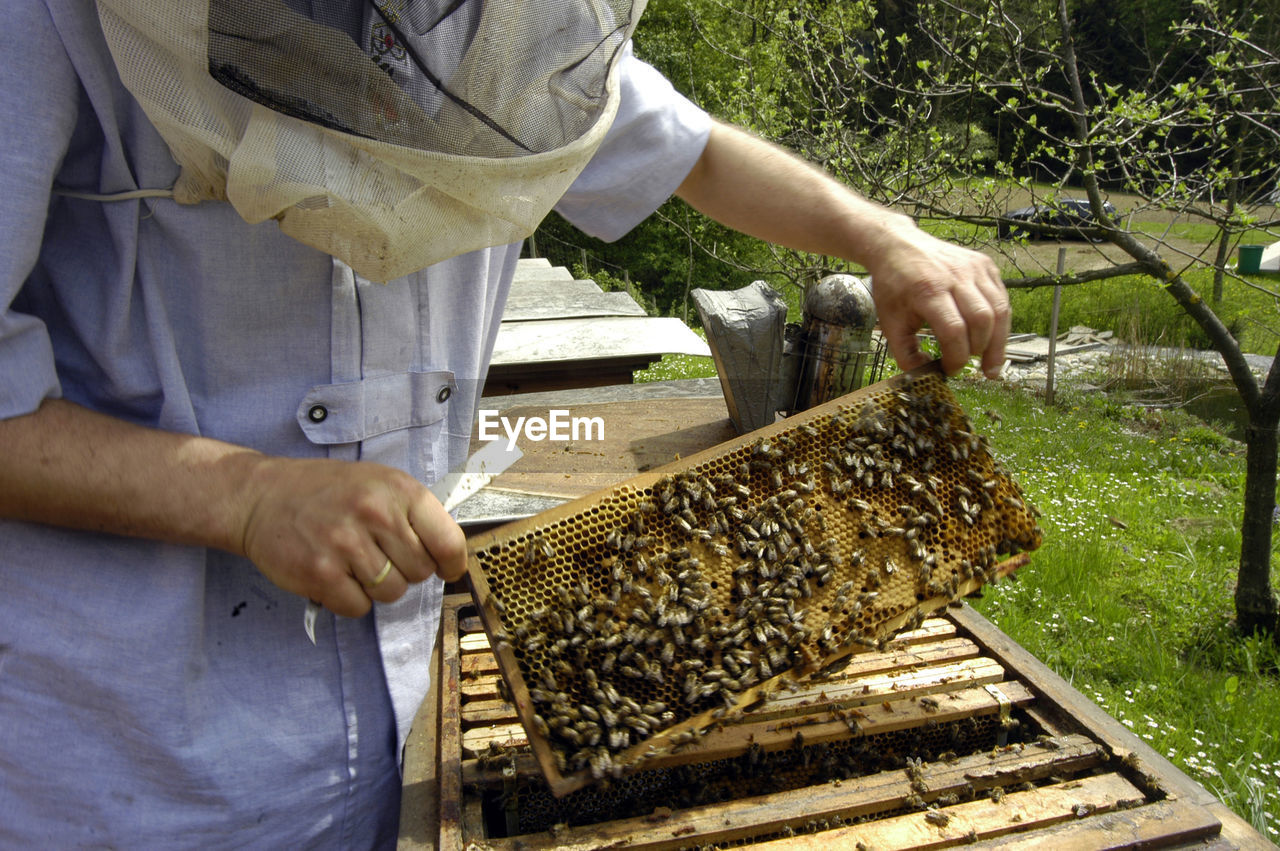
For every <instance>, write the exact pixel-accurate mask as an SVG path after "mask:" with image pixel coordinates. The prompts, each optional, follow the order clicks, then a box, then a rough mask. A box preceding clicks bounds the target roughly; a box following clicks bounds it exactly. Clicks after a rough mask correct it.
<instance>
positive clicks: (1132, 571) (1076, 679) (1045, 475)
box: [638, 294, 1280, 841]
mask: <svg viewBox="0 0 1280 851" xmlns="http://www.w3.org/2000/svg"><path fill="white" fill-rule="evenodd" d="M1160 295H1163V294H1160ZM1164 297H1165V298H1167V296H1164ZM648 372H649V373H650V374H651V375H652V376H653V378H652V379H651V380H659V379H666V378H687V377H695V376H701V375H714V374H715V371H714V366H712V365H711V364H710V359H709V358H685V357H681V358H678V359H677V358H672V359H667V360H665V361H664V362H663V364H661V365H659V366H658V367H655V368H654V369H652V370H649V371H648ZM638 377H639V376H638ZM953 387H954V388H955V389H956V392H957V395H958V396H959V398H960V400H961V403H962V404H963V405H964V407H965V409H966V410H967V411H969V412H970V415H971V416H972V418H973V419H974V421H975V423H976V425H977V429H978V431H980V432H982V433H984V434H986V435H988V437H989V438H990V440H991V443H992V446H993V448H994V450H995V452H996V453H997V455H999V456H1000V457H1001V459H1002V460H1003V461H1004V462H1005V463H1006V465H1007V466H1008V467H1009V468H1010V469H1011V470H1012V471H1013V474H1014V476H1015V478H1016V479H1017V480H1018V481H1019V482H1020V483H1021V485H1022V486H1023V488H1024V490H1025V492H1026V494H1027V496H1028V497H1029V498H1030V499H1031V501H1032V502H1033V503H1035V504H1036V505H1037V506H1038V507H1039V508H1040V509H1041V511H1042V512H1043V517H1042V519H1041V523H1042V526H1043V528H1044V531H1045V542H1044V545H1043V546H1042V547H1041V548H1040V549H1039V550H1038V551H1036V552H1035V553H1034V554H1033V556H1032V562H1031V564H1030V565H1029V566H1028V567H1026V568H1025V569H1023V570H1022V571H1021V572H1020V579H1019V581H1017V582H1010V583H1004V584H1001V585H998V586H993V587H990V588H988V589H986V592H985V594H984V596H983V598H982V599H979V600H976V601H974V602H975V607H976V608H977V609H978V610H979V611H981V612H982V613H983V614H984V615H986V616H987V617H988V618H990V619H991V620H992V621H993V622H995V623H996V624H997V625H998V626H999V627H1000V629H1001V630H1003V631H1004V632H1005V633H1006V634H1007V635H1009V636H1010V637H1011V638H1013V640H1015V641H1017V642H1018V643H1019V644H1021V645H1022V646H1023V647H1025V648H1026V649H1027V650H1029V651H1030V652H1031V653H1033V654H1034V655H1035V656H1037V657H1038V658H1039V659H1041V660H1042V661H1043V662H1045V664H1047V665H1049V666H1050V667H1051V668H1053V669H1054V670H1055V671H1057V672H1058V673H1059V674H1061V675H1062V676H1063V677H1065V678H1066V679H1067V680H1068V681H1070V682H1071V683H1072V684H1073V685H1074V686H1075V687H1076V688H1077V689H1079V690H1080V691H1081V692H1083V693H1084V694H1085V695H1086V696H1087V697H1089V698H1091V699H1092V700H1094V701H1095V702H1097V703H1098V704H1099V705H1100V706H1102V707H1103V708H1104V709H1105V710H1106V711H1107V712H1109V713H1110V714H1111V715H1112V716H1113V717H1115V718H1116V719H1117V720H1119V721H1120V722H1121V723H1123V724H1125V725H1126V726H1128V727H1129V728H1130V729H1131V730H1132V731H1133V732H1134V733H1135V734H1137V735H1138V736H1140V737H1142V738H1143V739H1145V740H1146V741H1147V742H1148V743H1149V744H1150V745H1151V746H1152V747H1154V748H1155V749H1156V750H1157V751H1159V752H1160V753H1162V754H1164V755H1165V756H1166V757H1167V758H1168V759H1169V760H1170V761H1172V762H1173V763H1174V764H1175V765H1177V766H1179V767H1180V768H1181V769H1182V770H1183V771H1184V772H1186V773H1187V774H1188V775H1190V776H1191V777H1193V778H1195V779H1196V780H1198V781H1199V782H1200V783H1202V784H1203V785H1204V786H1205V787H1207V788H1208V789H1209V790H1210V791H1212V792H1213V793H1214V794H1215V795H1217V796H1218V797H1219V798H1220V799H1221V800H1222V801H1223V802H1224V803H1226V804H1227V805H1228V806H1229V807H1231V808H1232V809H1233V810H1235V811H1236V812H1237V813H1239V814H1240V815H1241V816H1242V817H1243V818H1245V819H1246V820H1248V821H1249V822H1250V823H1252V824H1253V826H1254V827H1255V828H1256V829H1257V830H1258V831H1259V832H1260V833H1261V834H1262V835H1263V836H1266V837H1268V838H1270V839H1271V840H1273V841H1276V840H1277V839H1278V838H1280V713H1277V712H1276V711H1275V707H1276V706H1280V650H1278V649H1277V647H1276V645H1274V644H1271V643H1270V642H1268V641H1266V640H1259V639H1248V640H1244V639H1242V638H1241V637H1240V636H1239V635H1237V634H1235V633H1234V632H1233V631H1232V629H1231V627H1230V623H1231V619H1232V592H1233V589H1234V585H1235V572H1236V566H1237V559H1238V554H1239V549H1240V533H1239V528H1238V524H1239V518H1240V516H1241V494H1242V492H1243V485H1244V453H1243V446H1242V445H1241V444H1239V443H1236V442H1235V441H1233V440H1231V439H1229V438H1226V437H1223V436H1222V435H1221V434H1219V433H1218V432H1217V431H1216V430H1214V429H1212V428H1209V427H1208V426H1206V425H1205V424H1204V423H1203V422H1201V421H1200V420H1197V419H1195V418H1194V417H1192V416H1190V415H1188V414H1185V413H1182V412H1179V411H1145V410H1140V409H1136V408H1131V407H1126V406H1125V405H1124V404H1122V403H1121V402H1120V401H1118V400H1117V399H1116V398H1115V397H1111V396H1107V395H1105V394H1097V393H1088V394H1084V393H1080V394H1075V393H1073V391H1072V390H1071V389H1070V387H1064V388H1060V391H1059V396H1058V399H1059V403H1058V404H1057V405H1056V406H1054V407H1053V408H1046V407H1045V406H1044V404H1043V403H1042V402H1041V401H1040V400H1039V399H1038V398H1037V397H1035V396H1033V395H1032V394H1030V393H1028V392H1026V391H1023V390H1018V389H1016V388H1013V387H1009V386H1004V385H1001V384H998V383H993V382H985V381H981V380H978V379H973V378H962V379H959V380H956V381H953ZM1275 583H1276V580H1275V579H1273V585H1274V584H1275Z"/></svg>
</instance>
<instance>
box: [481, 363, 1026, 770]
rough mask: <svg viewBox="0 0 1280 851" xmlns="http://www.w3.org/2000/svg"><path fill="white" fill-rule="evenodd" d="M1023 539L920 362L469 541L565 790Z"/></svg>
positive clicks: (500, 651) (520, 695)
mask: <svg viewBox="0 0 1280 851" xmlns="http://www.w3.org/2000/svg"><path fill="white" fill-rule="evenodd" d="M1039 542H1040V531H1039V528H1038V527H1037V525H1036V522H1035V519H1034V515H1033V512H1032V511H1031V509H1030V508H1028V506H1027V505H1026V503H1025V501H1024V499H1023V497H1022V494H1021V493H1020V491H1019V489H1018V487H1017V485H1016V484H1015V483H1014V482H1013V481H1012V480H1011V479H1010V478H1009V476H1008V475H1007V474H1006V473H1005V471H1004V470H1003V469H1002V467H1001V465H1000V464H999V463H998V462H997V461H996V459H995V458H994V457H993V456H992V454H991V452H990V451H989V449H988V446H987V443H986V441H985V440H984V439H983V438H982V437H981V436H979V435H978V434H976V433H975V431H974V428H973V426H972V424H971V423H970V421H969V420H968V418H967V417H966V416H965V414H964V412H963V410H962V409H961V408H960V406H959V405H958V404H957V402H956V401H955V398H954V397H953V396H952V394H951V393H950V391H949V390H948V389H947V387H946V384H945V381H944V379H943V377H942V376H941V374H940V373H939V372H938V371H937V370H936V368H935V369H925V370H921V371H918V372H916V373H912V374H907V375H902V376H897V377H895V378H893V379H890V380H889V381H886V382H881V383H880V384H877V385H873V386H871V387H868V388H864V389H863V390H860V391H857V392H855V393H853V394H850V395H849V396H846V397H843V398H842V399H838V400H835V401H834V402H831V403H828V404H827V405H824V406H821V407H819V408H815V409H813V410H811V411H809V412H806V413H805V414H802V415H799V416H796V417H793V418H791V419H789V420H786V421H785V422H782V423H779V424H777V425H775V426H771V427H769V428H766V429H761V430H759V431H757V432H753V433H752V434H749V435H746V436H744V437H743V438H741V439H739V440H736V441H731V442H729V443H727V444H723V445H721V446H719V447H716V448H714V449H712V450H709V451H707V452H704V453H700V454H699V455H696V456H693V457H691V458H689V459H686V460H683V461H679V462H677V463H675V464H672V465H669V466H667V467H665V468H663V469H661V470H657V471H653V472H651V473H647V474H644V475H642V476H639V477H636V478H634V479H631V480H629V481H627V482H624V483H622V484H619V485H617V486H616V487H614V488H612V489H609V490H608V491H604V492H601V493H597V494H595V495H593V496H590V497H586V498H583V499H581V500H577V501H575V502H573V503H569V504H568V505H566V506H562V507H561V508H559V509H556V510H553V511H551V512H547V513H544V514H542V515H539V516H537V517H535V518H531V519H530V520H527V521H521V522H519V523H515V524H511V525H509V526H507V527H503V528H502V529H499V530H495V531H494V532H492V533H489V534H488V535H484V536H481V537H479V538H477V539H474V540H473V541H472V546H471V558H470V578H471V581H472V587H473V591H474V592H475V594H476V598H477V601H478V602H479V603H480V607H481V617H482V619H483V621H484V623H485V627H486V630H487V631H488V632H489V634H490V636H491V638H492V639H493V641H494V645H495V648H496V651H497V657H498V661H499V665H500V666H501V668H502V672H503V675H504V677H505V679H506V681H507V682H508V684H509V685H510V687H511V690H512V692H513V694H512V698H513V702H514V703H515V706H516V708H517V711H518V713H519V715H520V718H521V721H522V722H523V723H524V725H525V727H526V728H527V729H528V731H529V738H530V743H531V744H532V746H533V750H534V754H535V756H536V757H537V759H538V761H539V763H540V765H541V768H542V770H543V773H544V774H545V775H546V777H547V780H548V785H549V786H550V788H551V789H552V791H553V792H554V793H555V794H557V795H561V794H564V793H566V792H569V791H572V790H574V789H577V788H580V787H581V786H583V785H585V784H586V783H588V782H590V781H591V780H592V779H600V778H603V777H606V776H612V777H618V776H621V774H622V773H624V772H625V771H628V770H631V769H632V768H634V767H635V766H636V765H638V764H639V763H641V762H644V761H646V760H649V759H652V758H660V757H662V756H663V755H669V754H671V753H672V752H675V751H678V750H679V749H681V748H682V747H684V746H686V745H688V744H689V743H690V742H692V741H693V740H694V739H695V738H696V737H697V736H699V735H700V734H702V733H704V732H705V731H706V730H707V729H709V728H710V727H712V726H714V725H716V724H717V723H718V722H720V721H721V720H722V719H723V718H724V717H725V715H726V714H727V713H731V712H732V713H739V712H742V711H749V710H750V709H751V708H752V707H753V706H756V705H758V704H759V703H760V702H761V700H762V698H763V697H764V696H766V695H768V694H771V693H774V692H776V691H777V689H778V688H779V687H780V686H782V685H784V684H786V683H788V682H794V681H796V680H797V679H798V678H801V677H803V676H806V675H809V674H813V673H818V672H825V671H829V670H830V669H832V668H833V667H838V666H839V664H840V663H841V660H844V659H847V657H848V656H849V655H850V654H851V653H853V652H854V651H856V650H858V649H861V648H866V647H874V646H877V645H878V644H882V643H883V642H884V640H885V639H887V638H888V637H890V636H891V635H893V634H894V633H896V632H898V631H900V630H902V629H905V628H909V627H912V626H915V625H918V624H919V623H920V622H921V621H922V620H923V618H924V616H925V614H926V613H928V612H929V611H933V610H935V609H937V608H939V607H941V606H944V605H946V604H947V603H948V602H949V601H952V600H955V599H956V598H957V597H959V596H963V595H965V594H968V593H971V592H972V591H974V590H976V589H977V588H978V587H980V586H981V585H982V584H983V583H984V582H987V581H990V580H993V579H995V578H997V577H998V576H1002V575H1006V574H1007V573H1009V572H1011V571H1012V570H1013V569H1015V568H1016V567H1017V566H1019V565H1020V564H1021V563H1022V562H1023V561H1024V560H1025V556H1023V557H1018V558H1004V557H1005V556H1009V555H1013V554H1017V553H1020V552H1023V551H1026V550H1031V549H1034V548H1035V547H1036V546H1037V545H1038V544H1039ZM1002 559H1003V560H1002Z"/></svg>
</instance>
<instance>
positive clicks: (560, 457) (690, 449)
mask: <svg viewBox="0 0 1280 851" xmlns="http://www.w3.org/2000/svg"><path fill="white" fill-rule="evenodd" d="M567 410H570V411H571V416H573V417H582V418H584V419H585V420H590V419H591V418H593V417H599V418H600V419H601V421H602V422H603V423H604V429H603V431H604V434H603V439H596V438H597V437H599V435H598V434H593V435H592V439H590V440H579V441H577V442H569V443H563V442H552V441H549V440H542V441H533V440H529V439H528V438H526V437H523V436H522V437H521V438H520V439H519V440H518V441H517V445H518V446H519V447H520V450H521V451H522V452H523V453H524V455H523V457H521V458H520V460H518V461H516V462H515V463H514V464H512V465H511V466H510V467H509V468H508V469H506V470H504V471H503V472H502V473H501V474H499V475H498V476H495V477H494V479H493V481H492V482H490V484H489V489H490V490H501V491H517V492H520V493H527V494H539V495H544V496H557V497H562V498H565V499H573V498H576V497H581V496H586V495H588V494H591V493H594V492H596V491H598V490H601V489H603V488H607V487H612V486H613V485H614V484H617V483H618V482H620V481H623V480H624V479H628V478H631V477H632V476H635V475H637V474H638V473H642V472H644V471H646V470H649V469H652V468H654V467H660V466H662V465H663V464H669V463H670V462H671V461H673V460H675V459H676V458H679V457H682V456H687V455H692V454H694V453H696V452H697V451H699V450H700V449H701V448H703V447H706V446H714V445H715V444H717V443H722V442H723V441H725V440H728V439H730V438H732V437H735V436H736V432H735V431H734V430H733V425H732V424H731V423H730V422H729V419H728V417H727V416H726V413H725V407H724V400H722V399H719V398H692V399H664V400H661V401H660V402H656V403H655V401H654V400H651V399H646V400H638V401H635V402H609V403H603V404H594V405H590V404H589V405H574V406H573V407H572V408H569V409H567ZM548 411H549V409H548V408H547V407H545V406H525V405H521V406H518V407H513V408H509V409H507V410H504V411H503V412H502V416H504V417H506V418H507V420H508V422H510V423H515V422H517V417H522V416H523V417H531V416H537V417H543V418H544V419H545V418H547V417H548V416H549V414H548ZM584 433H585V432H584ZM502 439H504V440H505V439H506V438H505V435H504V436H503V438H502ZM480 447H481V443H480V441H479V440H475V441H473V442H472V446H471V450H472V451H473V452H474V451H475V450H477V449H479V448H480Z"/></svg>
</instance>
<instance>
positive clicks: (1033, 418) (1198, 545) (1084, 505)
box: [957, 382, 1280, 841]
mask: <svg viewBox="0 0 1280 851" xmlns="http://www.w3.org/2000/svg"><path fill="white" fill-rule="evenodd" d="M957 393H958V395H959V396H960V398H961V401H962V403H963V404H964V405H965V407H966V409H967V410H969V411H970V412H971V413H974V412H976V411H984V410H993V411H999V414H1000V422H999V423H996V422H995V421H994V420H987V419H986V418H985V417H984V416H983V415H982V414H978V415H977V416H976V417H975V419H976V420H977V421H978V423H979V428H980V430H982V431H984V432H986V433H987V434H988V435H989V437H990V439H991V441H992V444H993V446H994V447H995V450H996V452H997V453H998V454H999V455H1000V456H1001V457H1002V458H1003V459H1004V460H1005V461H1006V463H1007V464H1008V465H1009V466H1010V467H1011V468H1012V469H1013V470H1014V471H1015V476H1016V478H1017V479H1018V480H1019V482H1020V483H1021V484H1022V486H1023V488H1024V490H1025V491H1026V493H1027V495H1028V496H1029V497H1030V498H1031V500H1032V501H1033V502H1034V503H1036V504H1037V505H1038V506H1039V508H1040V509H1041V511H1042V512H1043V514H1044V516H1043V518H1042V520H1041V523H1042V525H1043V527H1044V530H1045V543H1044V546H1043V547H1042V548H1041V549H1040V550H1038V551H1037V552H1036V553H1035V554H1034V556H1033V559H1032V563H1031V565H1030V566H1029V567H1028V568H1026V569H1025V570H1024V571H1023V572H1022V575H1021V581H1019V582H1017V583H1009V584H1005V585H1001V586H997V587H994V588H991V589H989V590H988V591H987V593H986V594H985V596H984V598H983V599H982V600H979V601H977V603H976V608H978V609H979V611H981V612H983V613H984V614H985V615H986V616H987V617H989V618H990V619H991V620H992V621H994V622H995V623H996V624H997V625H998V626H999V627H1000V628H1001V629H1002V630H1003V631H1004V632H1005V633H1006V634H1008V635H1009V636H1010V637H1011V638H1013V639H1014V640H1015V641H1017V642H1018V643H1019V644H1021V645H1022V646H1023V647H1025V648H1027V649H1028V650H1029V651H1030V652H1031V653H1033V654H1035V655H1036V656H1037V657H1038V658H1040V659H1041V660H1042V661H1044V662H1045V663H1046V664H1047V665H1049V666H1050V667H1051V668H1053V669H1054V670H1055V671H1057V672H1058V673H1059V674H1061V675H1062V676H1063V677H1065V678H1066V679H1067V680H1069V681H1070V682H1072V683H1073V684H1074V685H1075V687H1076V688H1077V689H1079V690H1080V691H1082V692H1083V693H1084V694H1085V695H1087V696H1089V697H1091V698H1092V699H1093V700H1095V701H1096V702H1097V703H1098V704H1100V705H1101V706H1102V707H1103V708H1104V709H1106V710H1107V711H1108V712H1110V713H1111V714H1112V715H1113V716H1114V717H1115V718H1117V719H1118V720H1119V721H1121V722H1122V723H1124V724H1125V725H1127V726H1128V727H1129V728H1130V729H1132V730H1133V731H1134V732H1135V733H1136V734H1138V735H1139V736H1141V737H1142V738H1143V739H1145V740H1147V741H1148V742H1149V743H1150V744H1151V745H1152V746H1153V747H1154V748H1155V749H1156V750H1158V751H1160V752H1161V753H1163V754H1164V755H1165V756H1166V757H1168V758H1169V759H1170V760H1171V761H1172V762H1173V763H1174V764H1175V765H1178V766H1179V767H1181V768H1182V769H1183V770H1184V771H1185V772H1186V773H1188V774H1189V775H1191V776H1192V777H1194V778H1196V779H1197V780H1199V781H1200V782H1201V783H1202V784H1204V785H1205V786H1206V787H1207V788H1209V789H1210V790H1211V791H1212V792H1213V793H1214V794H1216V795H1217V796H1218V797H1219V798H1221V799H1222V800H1223V801H1224V802H1225V803H1226V804H1227V805H1228V806H1230V807H1232V809H1234V810H1235V811H1236V812H1237V813H1239V814H1240V815H1241V816H1243V817H1244V818H1245V819H1247V820H1249V821H1250V822H1251V823H1252V824H1253V825H1254V827H1255V828H1257V829H1258V830H1259V831H1260V832H1261V833H1262V834H1263V835H1264V836H1267V837H1269V838H1271V839H1272V840H1273V841H1274V840H1275V839H1276V837H1277V836H1280V782H1278V781H1280V714H1277V713H1276V712H1275V710H1274V707H1275V706H1277V705H1280V651H1278V650H1277V648H1276V646H1275V645H1274V644H1271V643H1270V642H1267V641H1264V640H1258V639H1249V640H1243V639H1241V638H1240V636H1238V635H1237V634H1235V633H1234V632H1232V630H1231V629H1230V626H1229V624H1230V621H1231V617H1232V591H1233V589H1234V585H1235V571H1236V564H1237V558H1238V553H1239V547H1240V536H1239V530H1238V528H1237V526H1238V523H1239V518H1240V512H1241V506H1240V499H1241V493H1242V489H1243V483H1244V457H1243V447H1241V446H1240V445H1239V444H1236V443H1234V442H1233V441H1230V440H1228V439H1226V438H1223V437H1222V436H1220V435H1219V434H1218V433H1217V432H1216V431H1214V430H1212V429H1209V428H1206V427H1205V426H1204V425H1203V424H1202V423H1200V422H1199V421H1198V420H1195V419H1194V418H1192V417H1190V416H1187V415H1182V414H1178V413H1176V412H1172V413H1170V412H1165V413H1162V414H1160V415H1158V416H1157V415H1152V414H1150V413H1138V412H1135V411H1134V410H1133V409H1129V408H1125V407H1123V406H1121V405H1119V404H1116V403H1115V402H1113V401H1111V400H1109V399H1108V398H1107V397H1106V396H1099V395H1097V394H1090V395H1081V396H1078V397H1075V398H1072V397H1071V396H1070V395H1069V394H1068V395H1067V396H1066V397H1065V401H1064V403H1063V404H1060V405H1059V406H1057V407H1055V408H1053V409H1045V408H1044V407H1043V406H1042V405H1041V403H1040V402H1039V401H1038V400H1036V399H1035V398H1034V397H1032V396H1030V395H1029V394H1026V393H1023V392H1020V391H1015V390H1012V389H1009V388H1003V387H1000V386H998V385H991V384H985V383H983V384H980V383H975V382H962V383H961V384H960V386H959V387H958V388H957ZM984 420H986V421H984ZM1274 581H1275V580H1273V583H1274Z"/></svg>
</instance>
